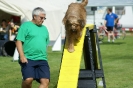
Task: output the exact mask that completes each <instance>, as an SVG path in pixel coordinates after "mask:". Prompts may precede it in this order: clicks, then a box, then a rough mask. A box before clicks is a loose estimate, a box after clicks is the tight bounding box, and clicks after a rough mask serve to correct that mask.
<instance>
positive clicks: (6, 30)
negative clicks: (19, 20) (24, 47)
mask: <svg viewBox="0 0 133 88" xmlns="http://www.w3.org/2000/svg"><path fill="white" fill-rule="evenodd" d="M0 33H1V34H2V35H3V38H4V40H9V25H8V23H7V22H6V20H5V19H3V20H2V22H1V28H0Z"/></svg>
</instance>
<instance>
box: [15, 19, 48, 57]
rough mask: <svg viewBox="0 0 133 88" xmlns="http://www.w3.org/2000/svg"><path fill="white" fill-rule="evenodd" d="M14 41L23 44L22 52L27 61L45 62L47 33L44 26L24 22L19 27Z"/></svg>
mask: <svg viewBox="0 0 133 88" xmlns="http://www.w3.org/2000/svg"><path fill="white" fill-rule="evenodd" d="M16 39H17V40H20V41H22V42H23V52H24V55H25V57H26V58H27V59H31V60H47V45H48V43H49V33H48V30H47V28H46V27H45V26H44V25H41V26H37V25H36V24H34V23H33V22H31V21H28V22H25V23H23V24H22V25H21V26H20V28H19V31H18V34H17V37H16Z"/></svg>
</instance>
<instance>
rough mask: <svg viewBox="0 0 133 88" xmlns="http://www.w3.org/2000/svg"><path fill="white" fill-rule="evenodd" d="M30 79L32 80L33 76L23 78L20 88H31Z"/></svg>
mask: <svg viewBox="0 0 133 88" xmlns="http://www.w3.org/2000/svg"><path fill="white" fill-rule="evenodd" d="M32 81H33V78H27V79H26V80H23V82H22V88H31V86H32Z"/></svg>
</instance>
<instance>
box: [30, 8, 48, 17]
mask: <svg viewBox="0 0 133 88" xmlns="http://www.w3.org/2000/svg"><path fill="white" fill-rule="evenodd" d="M40 13H43V14H46V12H45V10H44V9H43V8H41V7H36V8H35V9H34V10H33V11H32V17H33V16H34V15H39V14H40Z"/></svg>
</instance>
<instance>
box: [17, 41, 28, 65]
mask: <svg viewBox="0 0 133 88" xmlns="http://www.w3.org/2000/svg"><path fill="white" fill-rule="evenodd" d="M16 47H17V50H18V52H19V55H20V61H21V62H22V63H28V61H27V59H26V58H25V56H24V52H23V48H22V42H21V41H19V40H17V41H16Z"/></svg>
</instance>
